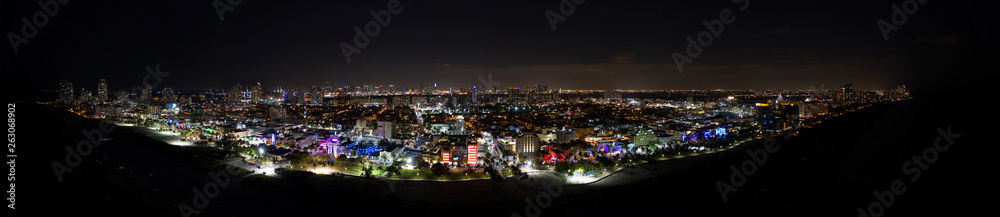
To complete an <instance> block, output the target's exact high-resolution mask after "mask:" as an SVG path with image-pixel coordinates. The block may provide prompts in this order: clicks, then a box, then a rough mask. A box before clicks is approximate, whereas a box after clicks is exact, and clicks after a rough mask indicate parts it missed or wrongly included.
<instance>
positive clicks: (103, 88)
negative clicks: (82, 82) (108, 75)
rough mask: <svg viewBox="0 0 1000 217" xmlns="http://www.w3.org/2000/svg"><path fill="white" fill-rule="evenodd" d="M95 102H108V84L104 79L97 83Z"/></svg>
mask: <svg viewBox="0 0 1000 217" xmlns="http://www.w3.org/2000/svg"><path fill="white" fill-rule="evenodd" d="M97 101H98V102H102V103H104V102H108V82H107V81H105V80H104V79H101V80H100V82H98V83H97Z"/></svg>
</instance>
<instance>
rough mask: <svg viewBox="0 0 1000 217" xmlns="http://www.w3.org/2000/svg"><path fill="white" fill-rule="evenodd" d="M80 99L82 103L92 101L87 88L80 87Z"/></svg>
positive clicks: (92, 97) (92, 98)
mask: <svg viewBox="0 0 1000 217" xmlns="http://www.w3.org/2000/svg"><path fill="white" fill-rule="evenodd" d="M80 101H82V102H84V103H89V102H93V101H94V96H93V95H92V94H90V91H89V90H84V89H80Z"/></svg>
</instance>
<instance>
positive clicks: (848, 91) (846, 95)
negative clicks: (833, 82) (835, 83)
mask: <svg viewBox="0 0 1000 217" xmlns="http://www.w3.org/2000/svg"><path fill="white" fill-rule="evenodd" d="M853 100H854V85H853V84H844V86H840V101H841V102H845V103H848V104H850V102H851V101H853Z"/></svg>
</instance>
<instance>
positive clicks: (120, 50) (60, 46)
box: [0, 0, 995, 90]
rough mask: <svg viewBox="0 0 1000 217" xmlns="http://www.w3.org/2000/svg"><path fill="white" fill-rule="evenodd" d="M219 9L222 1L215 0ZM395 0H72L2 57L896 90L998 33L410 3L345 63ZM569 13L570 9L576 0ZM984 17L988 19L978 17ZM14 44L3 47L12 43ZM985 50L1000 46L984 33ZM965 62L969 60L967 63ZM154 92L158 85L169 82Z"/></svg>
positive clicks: (99, 73) (180, 85) (969, 26)
mask: <svg viewBox="0 0 1000 217" xmlns="http://www.w3.org/2000/svg"><path fill="white" fill-rule="evenodd" d="M221 2H226V0H221ZM387 2H389V1H388V0H364V1H361V0H350V1H325V0H324V1H255V0H247V1H242V3H240V4H239V5H237V6H234V7H233V10H232V11H230V12H226V13H225V14H224V17H225V19H224V21H220V19H219V16H218V14H217V13H216V11H215V9H214V7H213V1H211V0H197V1H188V0H179V1H71V2H69V3H67V4H65V5H61V6H60V8H59V11H58V12H57V13H56V14H55V15H54V16H53V17H50V19H48V21H47V24H46V25H45V26H42V27H40V28H38V34H37V35H35V36H34V37H32V38H31V39H30V42H29V43H26V44H20V45H18V49H19V52H18V53H14V49H13V48H12V47H11V45H10V43H9V40H8V41H6V42H7V43H4V46H3V48H2V49H0V51H2V52H0V53H3V54H2V55H4V56H3V57H4V59H11V60H13V62H12V63H11V64H4V65H5V66H4V67H3V70H4V74H5V76H6V75H8V74H10V75H11V76H10V77H8V78H12V79H10V80H7V81H5V83H6V84H7V85H4V90H11V89H13V88H17V89H19V90H25V89H26V90H40V89H55V88H57V87H58V81H59V80H61V79H65V80H69V81H72V82H74V84H75V86H76V88H77V89H79V88H88V89H96V83H97V80H98V79H100V78H105V79H107V80H108V83H109V84H110V86H111V88H112V89H114V90H118V89H128V88H131V87H133V86H136V85H140V84H141V83H142V80H143V76H145V75H146V70H145V69H144V68H145V67H146V66H155V65H156V64H159V65H160V67H161V71H164V72H169V73H170V74H169V75H168V76H166V77H164V78H163V82H162V85H163V86H169V87H172V88H174V89H175V90H191V89H207V88H216V89H221V88H230V87H232V86H233V85H234V84H236V83H243V84H244V85H246V84H248V83H251V82H261V83H262V84H263V86H264V88H266V89H273V88H276V87H278V86H281V87H284V88H286V89H287V88H296V87H304V86H308V85H319V84H322V83H324V82H330V83H338V84H344V83H347V84H364V83H368V84H384V85H389V84H394V85H397V86H416V84H419V83H437V84H438V86H439V87H442V88H448V87H454V88H461V87H469V86H472V85H479V86H481V85H482V84H481V83H480V82H479V80H478V79H477V77H478V76H483V77H486V76H487V75H489V74H493V78H494V81H495V82H499V83H501V84H500V86H501V87H507V86H521V87H524V86H530V85H534V84H542V85H548V86H549V87H550V88H553V89H558V88H565V89H719V88H722V89H810V87H814V88H821V87H825V88H827V89H835V88H837V87H838V86H839V85H841V84H843V83H854V87H855V88H856V89H875V88H881V89H888V88H893V87H895V86H897V85H901V84H907V85H915V84H920V83H921V82H924V83H926V82H932V81H933V80H934V79H935V77H934V76H925V75H926V74H928V73H931V72H927V71H935V73H942V72H940V71H938V70H941V69H947V68H949V65H950V64H960V63H961V62H963V60H961V59H959V60H956V59H955V58H956V57H955V55H954V54H966V55H968V53H969V52H970V51H979V48H978V47H979V46H980V43H982V41H984V40H985V39H986V38H987V37H984V35H985V33H984V32H988V31H991V30H990V28H993V27H988V26H995V24H993V23H992V21H987V20H982V19H981V17H985V16H986V14H990V13H992V9H988V8H985V7H986V6H985V3H971V2H965V1H935V0H929V1H927V3H926V4H924V5H920V6H919V8H918V9H917V11H916V12H915V13H913V14H912V15H909V16H908V20H907V22H906V23H905V24H903V25H901V26H899V30H898V31H895V32H891V33H889V36H890V39H889V40H888V41H886V40H885V39H884V38H883V36H882V33H881V32H880V30H879V28H878V26H877V25H876V22H877V21H878V20H879V19H883V20H886V21H889V22H890V23H891V21H890V16H891V15H892V13H893V10H892V8H891V7H890V5H893V4H897V5H902V4H903V2H904V1H901V0H895V1H882V0H879V1H871V0H842V1H799V0H796V1H760V0H753V1H749V5H748V6H747V7H746V10H740V9H739V7H741V6H742V5H743V4H746V3H744V2H737V3H734V2H732V1H729V0H710V1H610V0H603V1H602V0H588V1H585V2H583V3H582V4H580V5H577V6H576V9H575V11H573V13H572V14H570V15H569V16H566V20H565V22H559V23H557V24H556V27H557V29H556V30H555V31H553V29H552V28H551V26H550V24H549V21H548V20H547V18H546V15H545V12H546V11H547V10H552V11H554V12H556V13H559V6H560V3H561V2H562V1H559V0H508V1H469V0H464V1H430V0H416V1H408V0H403V1H401V2H400V5H401V7H402V8H403V9H402V11H401V12H400V13H398V14H395V15H392V17H391V20H390V21H389V23H388V24H387V25H386V26H385V27H382V28H381V31H380V32H379V34H378V35H377V36H376V37H373V38H371V41H370V43H369V44H368V46H367V47H365V48H362V49H361V50H362V52H361V53H359V54H355V55H353V56H351V62H350V63H348V62H347V61H346V59H345V57H344V55H343V53H342V51H341V49H340V46H339V45H340V44H341V42H346V43H349V44H353V41H354V40H353V38H354V36H355V31H354V30H353V28H354V27H359V28H364V25H365V24H366V23H367V22H369V21H372V20H373V17H372V16H371V15H370V14H369V11H371V10H376V11H379V10H383V9H386V3H387ZM570 2H572V1H570ZM0 8H2V17H0V18H2V20H0V24H3V25H2V26H0V29H2V30H3V31H4V33H5V35H9V34H8V33H15V34H21V33H22V32H21V28H22V25H23V23H22V21H21V20H20V19H21V17H27V18H29V19H30V18H31V16H32V14H35V12H37V11H41V10H42V8H41V7H40V6H38V5H37V4H36V3H35V1H3V2H2V3H0ZM984 8H985V9H984ZM726 9H728V10H732V11H733V15H732V16H734V17H735V18H733V19H734V20H733V22H732V23H730V24H726V25H724V27H723V30H722V32H721V33H720V34H719V36H717V37H714V39H713V41H712V43H711V44H710V45H709V46H707V47H704V48H703V51H702V53H701V55H700V56H698V57H696V58H692V59H693V60H694V61H693V62H692V63H688V64H685V66H684V72H683V73H681V72H679V71H678V69H677V66H676V65H675V61H674V59H673V58H672V57H671V54H672V53H674V52H680V53H685V46H687V45H688V42H687V41H686V40H685V38H686V37H692V38H694V37H696V36H697V35H698V34H699V32H701V31H706V28H705V26H704V25H703V24H702V21H703V20H708V21H711V20H715V19H719V13H720V11H722V10H726ZM5 38H6V37H5ZM991 39H992V38H991ZM966 61H968V60H966ZM163 86H160V87H163Z"/></svg>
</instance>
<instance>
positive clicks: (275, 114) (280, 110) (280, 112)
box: [267, 106, 288, 120]
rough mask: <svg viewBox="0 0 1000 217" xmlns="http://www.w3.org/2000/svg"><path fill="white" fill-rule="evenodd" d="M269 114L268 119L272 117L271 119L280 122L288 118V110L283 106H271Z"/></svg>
mask: <svg viewBox="0 0 1000 217" xmlns="http://www.w3.org/2000/svg"><path fill="white" fill-rule="evenodd" d="M267 113H268V117H270V118H271V119H277V120H280V119H285V118H288V112H287V110H286V109H285V108H284V107H281V106H271V108H268V111H267Z"/></svg>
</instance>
